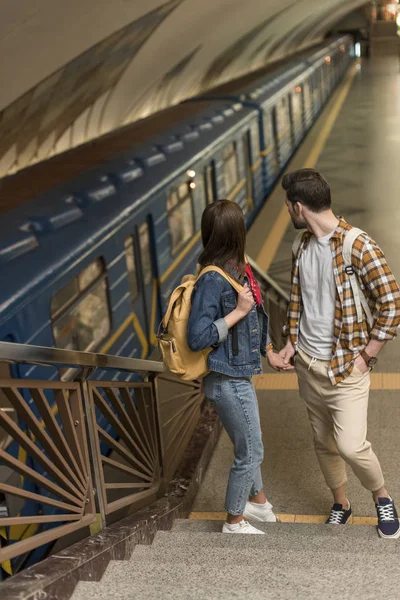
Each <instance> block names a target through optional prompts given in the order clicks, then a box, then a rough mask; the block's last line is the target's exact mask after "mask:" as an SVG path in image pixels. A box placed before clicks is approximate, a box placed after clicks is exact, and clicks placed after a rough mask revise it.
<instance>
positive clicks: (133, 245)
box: [125, 220, 157, 358]
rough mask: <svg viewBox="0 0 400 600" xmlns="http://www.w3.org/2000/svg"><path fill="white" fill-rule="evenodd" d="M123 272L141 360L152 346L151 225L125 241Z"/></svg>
mask: <svg viewBox="0 0 400 600" xmlns="http://www.w3.org/2000/svg"><path fill="white" fill-rule="evenodd" d="M125 257H126V268H127V271H128V279H129V287H130V292H131V301H132V307H133V326H134V329H135V331H136V334H137V336H138V338H139V341H140V343H141V346H142V352H141V357H142V358H144V357H145V356H147V355H148V353H149V351H150V344H151V343H153V342H154V335H155V326H156V324H155V320H156V316H157V315H156V310H157V287H156V280H155V278H154V266H153V256H152V251H151V233H150V222H149V220H145V221H143V222H142V223H140V224H138V225H136V226H135V229H134V235H133V236H128V237H127V238H126V240H125Z"/></svg>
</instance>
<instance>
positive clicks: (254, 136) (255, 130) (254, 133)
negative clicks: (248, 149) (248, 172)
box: [251, 122, 261, 162]
mask: <svg viewBox="0 0 400 600" xmlns="http://www.w3.org/2000/svg"><path fill="white" fill-rule="evenodd" d="M251 141H252V143H253V150H254V155H255V157H256V158H258V157H259V154H260V152H261V146H260V130H259V127H258V123H257V122H255V123H253V124H252V126H251ZM253 162H255V161H253Z"/></svg>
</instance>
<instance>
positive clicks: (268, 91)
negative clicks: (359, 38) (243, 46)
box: [199, 36, 351, 104]
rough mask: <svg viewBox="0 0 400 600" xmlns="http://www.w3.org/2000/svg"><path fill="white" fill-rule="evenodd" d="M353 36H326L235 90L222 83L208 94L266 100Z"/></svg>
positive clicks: (246, 99)
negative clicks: (218, 88) (319, 41)
mask: <svg viewBox="0 0 400 600" xmlns="http://www.w3.org/2000/svg"><path fill="white" fill-rule="evenodd" d="M348 40H351V37H350V36H340V37H335V38H332V39H330V40H326V41H325V42H324V43H323V44H318V46H313V47H312V48H308V49H306V50H304V51H303V52H300V53H297V54H296V56H295V57H293V58H292V59H290V60H289V62H286V63H284V64H281V65H279V66H278V67H277V68H276V69H272V70H269V71H268V72H267V73H266V74H264V75H262V76H261V77H260V78H258V79H254V80H252V81H251V82H246V83H245V84H243V85H241V86H240V85H238V87H237V88H236V89H235V90H234V91H233V90H231V91H227V90H226V86H223V87H221V90H220V91H218V90H217V91H216V92H214V93H213V94H212V95H210V94H207V93H206V94H204V95H203V96H200V97H199V99H201V98H202V97H204V98H207V97H208V98H216V97H221V98H222V97H224V98H225V99H228V98H230V99H236V100H237V101H241V102H245V101H254V102H255V103H256V104H262V103H264V102H267V101H268V100H272V99H273V98H274V97H275V96H276V94H277V93H278V92H280V91H281V90H282V91H284V89H285V88H286V87H287V86H288V85H290V84H292V83H293V84H295V80H296V79H298V78H300V77H301V76H302V75H306V74H307V73H308V72H309V71H310V69H312V67H313V65H314V64H315V63H316V62H318V61H319V60H322V59H325V57H326V55H327V53H329V52H333V51H334V50H336V49H337V48H338V47H340V46H341V45H342V44H343V43H344V42H345V41H348Z"/></svg>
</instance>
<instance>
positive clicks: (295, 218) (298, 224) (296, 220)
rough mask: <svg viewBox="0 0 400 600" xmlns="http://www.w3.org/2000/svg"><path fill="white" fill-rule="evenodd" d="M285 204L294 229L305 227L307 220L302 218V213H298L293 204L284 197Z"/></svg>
mask: <svg viewBox="0 0 400 600" xmlns="http://www.w3.org/2000/svg"><path fill="white" fill-rule="evenodd" d="M285 204H286V206H287V209H288V213H289V215H290V218H291V219H292V223H293V225H294V227H295V229H306V228H307V222H306V220H305V219H304V217H303V215H302V214H301V213H300V214H298V213H297V212H296V210H295V207H294V206H293V204H292V203H291V202H290V201H289V200H287V199H286V200H285ZM296 206H297V205H296Z"/></svg>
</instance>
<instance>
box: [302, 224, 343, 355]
mask: <svg viewBox="0 0 400 600" xmlns="http://www.w3.org/2000/svg"><path fill="white" fill-rule="evenodd" d="M332 234H333V231H331V233H329V234H328V235H325V236H324V237H321V238H317V237H315V236H313V237H312V238H311V239H310V242H309V244H308V246H307V248H306V249H305V250H304V251H303V252H302V255H301V257H300V269H299V270H300V286H301V297H302V301H303V312H302V315H301V319H300V331H299V346H300V348H301V349H302V350H304V352H306V353H307V354H309V355H310V356H313V357H315V358H319V359H321V360H330V359H331V358H332V344H333V328H334V319H335V297H336V284H335V279H334V275H333V264H332V251H331V246H330V238H331V237H332Z"/></svg>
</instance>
